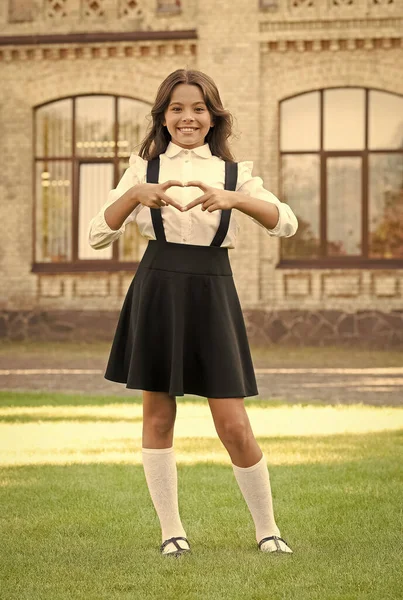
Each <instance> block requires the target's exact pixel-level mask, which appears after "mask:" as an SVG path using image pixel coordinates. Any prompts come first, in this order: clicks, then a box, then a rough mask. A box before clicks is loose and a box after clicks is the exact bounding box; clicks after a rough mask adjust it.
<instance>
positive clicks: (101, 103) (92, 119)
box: [76, 96, 115, 158]
mask: <svg viewBox="0 0 403 600" xmlns="http://www.w3.org/2000/svg"><path fill="white" fill-rule="evenodd" d="M114 107H115V98H113V97H112V96H86V97H85V98H77V101H76V153H77V154H78V155H80V156H98V157H103V158H107V157H113V156H114V155H115V154H114V152H115V151H114V147H115V142H114V140H115V135H114V124H115V109H114Z"/></svg>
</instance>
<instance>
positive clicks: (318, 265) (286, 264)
mask: <svg viewBox="0 0 403 600" xmlns="http://www.w3.org/2000/svg"><path fill="white" fill-rule="evenodd" d="M342 89H360V90H364V92H365V101H364V118H365V131H364V143H365V147H364V148H363V149H362V150H324V149H323V141H324V92H326V91H328V90H342ZM310 92H319V94H320V102H319V110H320V114H319V122H320V148H319V150H299V151H295V150H294V151H288V150H285V151H283V150H281V126H282V119H281V104H282V102H285V101H286V100H291V99H292V98H297V97H298V96H301V95H303V94H307V93H310ZM370 92H382V93H386V94H392V95H394V96H398V97H400V98H403V95H402V94H399V93H397V92H391V91H389V90H385V89H381V88H374V87H371V88H369V87H363V86H357V85H345V86H331V87H326V88H313V89H309V90H305V91H303V92H301V93H299V94H293V95H292V96H287V97H284V98H282V99H281V100H280V101H279V102H278V115H279V119H278V146H277V148H278V156H279V166H278V176H279V179H278V181H279V190H280V199H281V197H282V196H283V186H284V178H283V172H282V164H283V160H282V158H283V156H286V155H298V154H315V155H317V156H319V171H320V174H319V194H320V215H319V223H320V227H319V232H320V239H319V252H320V256H319V257H318V258H309V259H307V258H305V259H298V258H283V257H282V252H281V248H280V260H279V263H278V265H277V267H278V268H295V267H298V268H309V269H323V268H342V269H357V268H371V269H388V268H392V269H394V268H402V267H403V257H402V258H370V257H369V256H368V250H369V244H368V239H369V222H368V218H369V205H368V203H369V169H368V163H369V156H370V155H371V154H386V153H387V154H402V155H403V148H400V149H399V148H397V149H387V148H382V149H374V150H371V149H369V147H368V140H369V137H368V136H369V94H370ZM350 156H358V157H360V158H361V160H362V171H361V194H362V198H361V202H362V209H361V227H362V253H361V255H356V256H347V257H341V256H334V257H332V256H326V255H325V253H326V239H327V238H326V225H327V219H326V218H327V214H326V213H327V171H326V165H327V159H328V158H329V157H350ZM285 243H286V242H285Z"/></svg>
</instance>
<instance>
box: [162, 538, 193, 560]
mask: <svg viewBox="0 0 403 600" xmlns="http://www.w3.org/2000/svg"><path fill="white" fill-rule="evenodd" d="M177 540H185V542H186V543H187V544H188V545H189V548H181V547H180V546H179V544H178V542H177ZM170 543H172V544H174V545H175V546H176V548H177V549H176V550H172V552H165V553H163V550H164V548H165V546H168V544H170ZM160 551H161V554H162V553H163V554H164V556H176V557H179V556H181V555H182V554H185V552H191V550H190V544H189V541H188V540H187V538H185V537H180V536H179V537H171V538H169V539H168V540H165V542H164V543H163V544H161V548H160Z"/></svg>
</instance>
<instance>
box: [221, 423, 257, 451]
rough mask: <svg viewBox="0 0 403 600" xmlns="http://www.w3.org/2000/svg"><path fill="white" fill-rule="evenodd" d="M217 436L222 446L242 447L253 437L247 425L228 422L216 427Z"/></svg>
mask: <svg viewBox="0 0 403 600" xmlns="http://www.w3.org/2000/svg"><path fill="white" fill-rule="evenodd" d="M216 431H217V434H218V436H219V438H220V440H221V441H222V442H223V444H224V445H232V446H237V447H242V446H245V445H247V444H248V442H249V440H250V438H251V436H252V437H253V434H252V431H251V428H250V425H249V423H246V422H245V421H233V420H228V421H224V422H222V423H220V424H219V425H218V426H216Z"/></svg>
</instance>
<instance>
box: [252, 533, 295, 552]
mask: <svg viewBox="0 0 403 600" xmlns="http://www.w3.org/2000/svg"><path fill="white" fill-rule="evenodd" d="M269 540H273V541H274V543H275V544H276V550H272V551H271V552H281V553H282V554H293V551H292V550H291V548H290V546H289V545H288V544H287V542H286V541H285V540H283V538H281V537H279V536H278V535H271V536H270V537H265V538H263V539H262V540H260V542H259V543H258V548H259V550H260V547H261V545H262V544H264V542H268V541H269ZM279 540H280V541H281V542H283V543H284V544H285V545H286V546H287V548H289V549H290V552H287V550H283V549H282V548H281V546H280V544H279ZM262 552H263V550H262Z"/></svg>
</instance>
